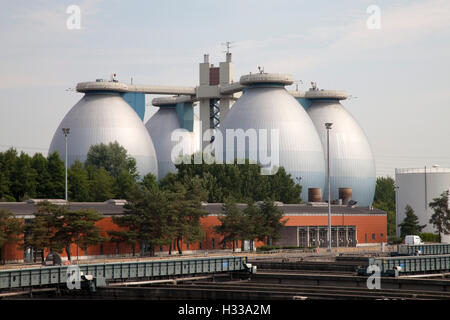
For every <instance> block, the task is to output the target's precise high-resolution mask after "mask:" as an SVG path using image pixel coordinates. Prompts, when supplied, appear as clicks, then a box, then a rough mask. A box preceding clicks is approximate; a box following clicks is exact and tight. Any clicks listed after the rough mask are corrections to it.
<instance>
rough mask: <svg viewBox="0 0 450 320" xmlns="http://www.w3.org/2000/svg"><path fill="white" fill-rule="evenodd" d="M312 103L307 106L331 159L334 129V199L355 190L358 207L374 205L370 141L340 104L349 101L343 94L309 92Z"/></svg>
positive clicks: (332, 173) (331, 182)
mask: <svg viewBox="0 0 450 320" xmlns="http://www.w3.org/2000/svg"><path fill="white" fill-rule="evenodd" d="M305 96H306V98H307V99H308V100H309V101H310V104H309V106H306V111H307V112H308V114H309V116H310V118H311V120H312V122H313V123H314V125H315V127H316V129H317V132H318V133H319V136H320V139H321V141H322V145H323V150H324V155H325V159H326V156H327V131H326V128H325V123H332V127H331V129H330V132H329V134H330V140H329V145H330V188H331V200H337V199H339V188H351V189H352V199H353V200H356V201H358V204H357V205H358V206H370V205H372V201H373V197H374V193H375V184H376V173H375V162H374V159H373V154H372V149H371V147H370V144H369V141H368V139H367V137H366V135H365V133H364V131H363V130H362V128H361V127H360V126H359V124H358V122H357V121H356V120H355V118H354V117H353V116H352V115H351V114H350V113H349V112H348V111H347V110H346V109H345V108H344V106H343V105H342V104H341V103H340V102H339V101H340V100H343V99H346V97H347V95H346V93H345V92H343V91H334V90H309V91H307V92H306V94H305ZM323 195H324V199H326V198H327V197H328V185H327V184H325V187H324V193H323Z"/></svg>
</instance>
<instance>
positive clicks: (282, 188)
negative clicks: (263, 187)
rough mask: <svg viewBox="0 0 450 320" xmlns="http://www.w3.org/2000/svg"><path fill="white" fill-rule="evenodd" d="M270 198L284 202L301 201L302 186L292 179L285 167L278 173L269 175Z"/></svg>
mask: <svg viewBox="0 0 450 320" xmlns="http://www.w3.org/2000/svg"><path fill="white" fill-rule="evenodd" d="M269 181H270V191H271V195H270V198H271V199H273V200H274V201H281V202H283V203H300V202H301V193H302V186H301V185H299V184H296V183H295V182H294V180H292V178H291V175H290V174H287V173H286V170H284V168H283V167H281V168H279V169H278V171H277V173H275V174H274V175H272V176H269Z"/></svg>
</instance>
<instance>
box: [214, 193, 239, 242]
mask: <svg viewBox="0 0 450 320" xmlns="http://www.w3.org/2000/svg"><path fill="white" fill-rule="evenodd" d="M222 214H223V216H220V217H219V221H220V225H218V226H215V227H214V230H215V232H216V233H218V234H221V235H222V236H223V240H222V242H221V243H222V244H225V243H226V242H230V241H231V242H232V244H233V251H234V250H235V244H236V240H243V239H244V237H245V231H246V229H247V220H246V219H245V218H246V217H245V215H244V214H243V212H242V211H241V210H239V208H238V207H237V204H236V202H235V201H234V199H232V198H227V199H225V202H224V204H223V205H222Z"/></svg>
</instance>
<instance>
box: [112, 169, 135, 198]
mask: <svg viewBox="0 0 450 320" xmlns="http://www.w3.org/2000/svg"><path fill="white" fill-rule="evenodd" d="M135 184H136V180H135V179H134V177H133V176H132V175H131V173H129V172H128V171H126V170H121V171H120V173H119V176H118V177H117V191H116V197H117V198H120V199H127V198H129V195H130V193H131V192H132V190H133V187H134V185H135Z"/></svg>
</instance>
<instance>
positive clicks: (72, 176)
mask: <svg viewBox="0 0 450 320" xmlns="http://www.w3.org/2000/svg"><path fill="white" fill-rule="evenodd" d="M67 175H68V180H69V181H68V184H69V199H70V200H71V201H78V202H85V201H89V197H90V195H89V174H88V171H87V170H86V169H85V168H84V166H83V164H82V163H81V161H79V160H75V162H74V163H73V164H72V166H71V167H70V168H69V170H68V173H67Z"/></svg>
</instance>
